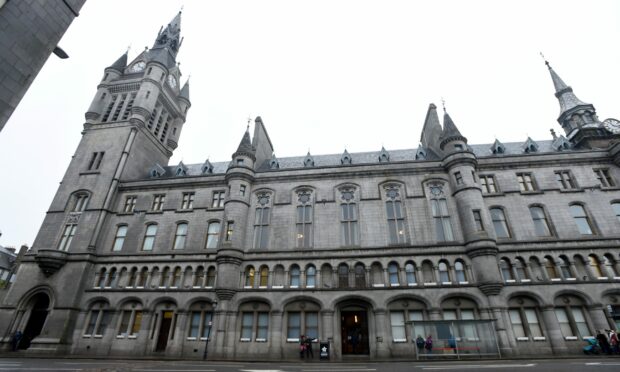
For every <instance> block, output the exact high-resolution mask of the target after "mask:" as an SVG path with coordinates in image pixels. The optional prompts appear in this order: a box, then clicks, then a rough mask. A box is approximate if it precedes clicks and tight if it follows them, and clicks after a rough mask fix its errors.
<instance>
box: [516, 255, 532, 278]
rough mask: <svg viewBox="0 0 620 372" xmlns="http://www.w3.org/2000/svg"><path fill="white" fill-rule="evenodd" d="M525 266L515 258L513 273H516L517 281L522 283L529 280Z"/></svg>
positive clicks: (520, 259) (521, 260) (519, 258)
mask: <svg viewBox="0 0 620 372" xmlns="http://www.w3.org/2000/svg"><path fill="white" fill-rule="evenodd" d="M525 266H526V264H525V261H524V260H523V259H522V258H521V257H517V259H516V260H515V271H516V273H517V279H519V280H520V281H522V282H523V281H529V280H530V276H529V274H528V272H527V269H526V267H525Z"/></svg>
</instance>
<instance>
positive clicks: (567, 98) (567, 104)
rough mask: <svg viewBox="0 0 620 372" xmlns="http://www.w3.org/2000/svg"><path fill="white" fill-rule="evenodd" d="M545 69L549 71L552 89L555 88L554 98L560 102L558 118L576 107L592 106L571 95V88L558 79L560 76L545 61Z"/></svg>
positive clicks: (573, 94)
mask: <svg viewBox="0 0 620 372" xmlns="http://www.w3.org/2000/svg"><path fill="white" fill-rule="evenodd" d="M545 64H546V65H547V68H548V69H549V74H551V80H552V81H553V87H554V88H555V96H556V97H557V99H558V101H559V102H560V116H562V114H564V113H565V112H566V111H568V110H571V109H573V108H575V107H577V106H592V105H591V104H589V103H584V102H583V101H581V100H580V99H579V98H577V96H576V95H575V93H573V88H571V87H570V86H568V85H566V83H565V82H564V80H562V78H560V76H559V75H558V74H557V73H556V72H555V71H554V70H553V68H551V65H550V64H549V62H548V61H545Z"/></svg>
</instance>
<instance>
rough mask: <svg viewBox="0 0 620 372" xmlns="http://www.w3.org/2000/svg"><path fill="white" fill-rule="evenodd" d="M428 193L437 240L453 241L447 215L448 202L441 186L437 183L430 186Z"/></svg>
mask: <svg viewBox="0 0 620 372" xmlns="http://www.w3.org/2000/svg"><path fill="white" fill-rule="evenodd" d="M429 191H430V197H431V200H430V202H431V210H432V212H433V221H434V224H435V233H436V234H437V240H438V241H440V242H443V241H450V240H454V235H453V234H452V225H451V224H450V214H449V213H448V201H447V200H446V197H445V195H444V191H443V185H442V184H439V183H435V184H432V185H431V186H430V187H429Z"/></svg>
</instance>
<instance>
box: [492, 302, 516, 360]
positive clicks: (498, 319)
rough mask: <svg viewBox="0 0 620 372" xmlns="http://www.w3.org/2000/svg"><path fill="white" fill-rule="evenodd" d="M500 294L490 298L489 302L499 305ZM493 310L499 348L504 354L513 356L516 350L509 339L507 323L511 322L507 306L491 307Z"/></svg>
mask: <svg viewBox="0 0 620 372" xmlns="http://www.w3.org/2000/svg"><path fill="white" fill-rule="evenodd" d="M499 300H500V299H499V298H498V296H493V298H489V302H490V303H491V304H492V305H497V304H498V303H499ZM490 310H491V312H492V314H493V318H495V332H496V335H497V344H498V345H499V349H500V351H501V353H502V356H506V355H507V356H513V355H514V354H515V353H514V350H513V349H512V347H511V344H510V341H509V340H508V334H507V332H506V327H507V325H509V324H510V322H509V321H508V312H507V311H506V308H505V307H500V306H493V307H491V309H490Z"/></svg>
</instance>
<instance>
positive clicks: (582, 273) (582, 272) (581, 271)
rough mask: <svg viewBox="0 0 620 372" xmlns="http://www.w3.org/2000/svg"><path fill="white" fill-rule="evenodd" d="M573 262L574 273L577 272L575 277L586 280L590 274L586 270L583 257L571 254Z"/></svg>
mask: <svg viewBox="0 0 620 372" xmlns="http://www.w3.org/2000/svg"><path fill="white" fill-rule="evenodd" d="M573 262H574V263H575V274H577V278H579V279H581V280H588V277H589V276H590V275H589V274H588V271H587V270H586V262H585V261H584V259H583V257H581V255H578V254H576V255H575V256H573Z"/></svg>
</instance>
